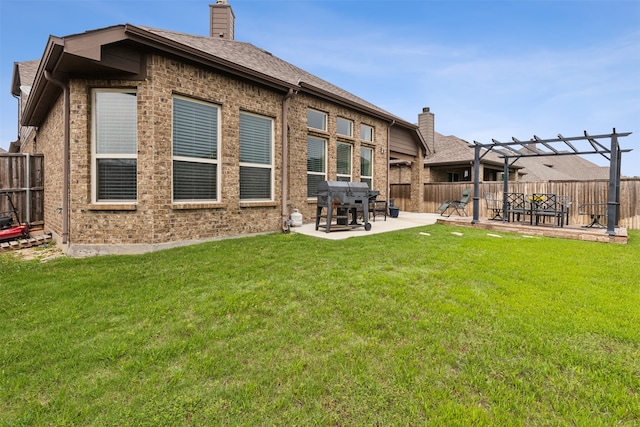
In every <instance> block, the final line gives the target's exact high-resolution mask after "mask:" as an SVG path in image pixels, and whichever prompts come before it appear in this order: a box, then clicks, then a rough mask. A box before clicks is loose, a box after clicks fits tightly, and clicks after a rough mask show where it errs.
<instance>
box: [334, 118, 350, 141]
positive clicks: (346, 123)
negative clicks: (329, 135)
mask: <svg viewBox="0 0 640 427" xmlns="http://www.w3.org/2000/svg"><path fill="white" fill-rule="evenodd" d="M336 132H337V133H338V135H344V136H348V137H350V138H351V137H353V122H352V121H351V120H347V119H343V118H342V117H338V118H336Z"/></svg>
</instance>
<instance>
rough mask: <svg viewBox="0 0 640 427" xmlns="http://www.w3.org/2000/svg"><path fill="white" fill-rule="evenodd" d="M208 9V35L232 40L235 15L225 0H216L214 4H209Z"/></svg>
mask: <svg viewBox="0 0 640 427" xmlns="http://www.w3.org/2000/svg"><path fill="white" fill-rule="evenodd" d="M209 9H210V11H211V18H210V24H211V31H210V36H211V37H216V38H222V39H228V40H234V36H233V28H234V24H235V19H236V17H235V15H234V14H233V10H232V9H231V6H229V4H228V3H227V0H216V4H210V5H209Z"/></svg>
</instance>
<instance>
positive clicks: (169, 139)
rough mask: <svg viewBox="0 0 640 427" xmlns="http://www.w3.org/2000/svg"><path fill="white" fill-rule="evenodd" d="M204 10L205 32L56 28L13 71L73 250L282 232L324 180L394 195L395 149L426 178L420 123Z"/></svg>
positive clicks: (29, 140)
mask: <svg viewBox="0 0 640 427" xmlns="http://www.w3.org/2000/svg"><path fill="white" fill-rule="evenodd" d="M210 13H211V28H210V35H209V36H208V37H207V36H198V35H190V34H184V33H177V32H172V31H166V30H160V29H155V28H150V27H143V26H133V25H130V24H123V25H116V26H112V27H108V28H102V29H97V30H93V31H88V32H85V33H81V34H75V35H70V36H66V37H61V38H60V37H54V36H51V37H50V38H49V40H48V43H47V46H46V48H45V51H44V54H43V56H42V58H41V59H40V60H39V61H37V62H36V63H35V64H37V67H36V66H35V64H34V63H31V62H30V63H20V64H16V66H15V67H14V76H13V81H12V92H13V93H14V95H16V96H17V97H18V98H19V104H20V105H19V113H18V115H19V121H20V124H21V125H22V127H23V128H21V131H20V135H19V140H18V141H17V142H18V146H19V148H18V149H19V151H21V152H28V153H41V154H43V155H44V158H45V206H44V211H45V229H46V231H50V232H51V233H52V234H53V236H54V239H55V240H56V242H57V243H58V244H59V245H60V246H61V247H62V248H63V249H64V250H65V252H66V253H67V254H68V255H71V256H81V255H90V254H107V253H141V252H146V251H151V250H157V249H163V248H168V247H173V246H178V245H184V244H189V243H194V242H200V241H206V240H212V239H217V238H221V237H229V236H236V235H246V234H253V233H265V232H276V231H279V230H281V229H283V228H285V227H286V221H287V220H288V218H289V215H290V213H291V212H292V210H293V209H298V210H299V211H300V212H301V213H302V214H303V217H304V219H305V222H309V221H313V220H314V219H315V207H316V206H315V205H316V200H315V187H316V186H317V183H318V182H319V181H322V180H350V181H364V182H367V183H369V184H370V186H371V187H372V188H374V189H377V190H380V192H381V194H382V195H383V197H385V196H388V191H389V190H388V189H389V159H390V158H403V159H407V160H409V161H412V162H413V165H414V167H413V168H412V169H411V172H410V173H409V174H410V179H411V180H412V181H413V182H415V183H420V182H422V181H423V173H424V172H423V168H422V164H421V159H423V158H424V155H425V154H426V144H425V141H424V140H423V139H422V137H421V135H420V133H419V132H418V127H417V126H416V125H414V124H411V123H409V122H406V121H404V120H402V119H400V118H398V117H396V116H394V115H392V114H390V113H388V112H386V111H385V110H383V109H381V108H379V107H377V106H375V105H373V104H371V103H369V102H367V101H365V100H363V99H360V98H358V97H356V96H354V95H352V94H351V93H349V92H347V91H345V90H343V89H341V88H339V87H336V86H334V85H332V84H330V83H328V82H326V81H324V80H322V79H320V78H318V77H316V76H314V75H312V74H310V73H308V72H306V71H304V70H302V69H300V68H298V67H296V66H294V65H292V64H290V63H287V62H285V61H283V60H281V59H279V58H277V57H275V56H273V55H272V54H270V53H269V52H266V51H264V50H262V49H260V48H258V47H255V46H253V45H251V44H248V43H243V42H239V41H235V40H234V25H235V22H234V21H235V17H234V15H233V11H232V9H231V7H230V6H229V5H228V4H227V3H226V1H221V0H219V1H218V3H217V4H213V5H210ZM33 70H35V72H34V71H33ZM23 129H24V130H23ZM415 188H416V194H415V200H422V193H421V191H423V190H422V186H421V185H415ZM419 209H420V207H419V205H417V206H416V210H419Z"/></svg>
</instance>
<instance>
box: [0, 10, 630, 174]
mask: <svg viewBox="0 0 640 427" xmlns="http://www.w3.org/2000/svg"><path fill="white" fill-rule="evenodd" d="M214 1H215V0H211V1H202V0H180V1H174V0H153V1H152V0H124V1H115V0H76V1H56V0H48V1H47V0H45V1H34V0H19V1H13V0H0V120H1V121H0V146H1V147H3V148H5V149H6V148H7V147H8V145H9V142H10V141H13V140H15V139H16V136H17V125H16V110H17V101H16V100H15V99H14V98H13V97H12V96H11V93H10V87H11V74H12V71H13V62H14V61H26V60H31V59H39V58H40V57H41V55H42V53H43V50H44V47H45V45H46V42H47V38H48V37H49V35H55V36H65V35H69V34H75V33H80V32H84V31H86V30H92V29H96V28H102V27H107V26H111V25H117V24H124V23H130V24H134V25H146V26H152V27H157V28H163V29H168V30H174V31H182V32H186V33H190V34H202V35H208V31H209V3H213V2H214ZM229 4H231V6H232V7H233V11H234V13H235V16H236V22H235V37H236V40H240V41H245V42H249V43H252V44H254V45H256V46H258V47H261V48H264V49H266V50H268V51H270V52H271V53H273V54H274V55H276V56H278V57H280V58H282V59H284V60H286V61H288V62H291V63H293V64H295V65H297V66H299V67H301V68H303V69H305V70H307V71H309V72H311V73H313V74H315V75H317V76H319V77H321V78H323V79H325V80H328V81H330V82H331V83H333V84H336V85H338V86H340V87H342V88H344V89H346V90H348V91H350V92H352V93H353V94H355V95H358V96H360V97H362V98H364V99H366V100H368V101H370V102H373V103H374V104H376V105H379V106H380V107H382V108H384V109H386V110H387V111H389V112H391V113H393V114H395V115H397V116H400V117H402V118H403V119H405V120H407V121H410V122H417V115H418V113H420V112H421V111H422V108H423V107H430V108H431V111H432V112H433V113H434V114H435V117H436V131H438V132H440V133H442V134H445V135H456V136H458V137H460V138H463V139H465V140H467V141H470V142H471V141H479V142H482V143H489V142H491V140H492V139H497V140H499V141H508V140H511V137H516V138H518V139H520V140H527V139H530V138H531V137H532V136H533V135H537V136H539V137H540V138H543V139H547V138H554V137H556V136H557V135H558V134H559V133H560V134H562V135H563V136H565V137H569V136H578V135H582V132H583V131H585V130H586V131H587V132H589V134H592V135H596V134H607V133H610V132H612V130H613V128H616V130H617V131H619V132H633V134H632V135H631V136H629V137H626V138H622V139H621V140H620V144H621V146H622V147H623V148H632V149H633V152H631V153H628V154H625V155H624V156H623V159H622V172H623V174H625V175H629V176H640V1H637V0H623V1H617V0H602V1H598V0H567V1H562V0H529V1H527V0H494V1H484V0H467V1H462V0H441V1H438V0H388V1H372V0H324V1H319V0H289V1H287V0H229ZM27 22H29V25H27ZM587 159H588V160H591V161H593V162H594V163H597V164H600V165H608V162H607V161H606V160H605V159H604V158H602V157H600V156H588V157H587Z"/></svg>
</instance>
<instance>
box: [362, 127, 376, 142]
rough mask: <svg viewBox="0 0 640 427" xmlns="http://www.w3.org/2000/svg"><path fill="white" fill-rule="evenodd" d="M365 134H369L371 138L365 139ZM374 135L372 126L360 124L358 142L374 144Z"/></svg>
mask: <svg viewBox="0 0 640 427" xmlns="http://www.w3.org/2000/svg"><path fill="white" fill-rule="evenodd" d="M367 131H368V132H367ZM367 133H370V134H371V138H368V137H367V135H366V134H367ZM374 134H375V129H374V127H373V126H369V125H365V124H364V123H361V124H360V140H361V141H366V142H374V141H373V139H374Z"/></svg>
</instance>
